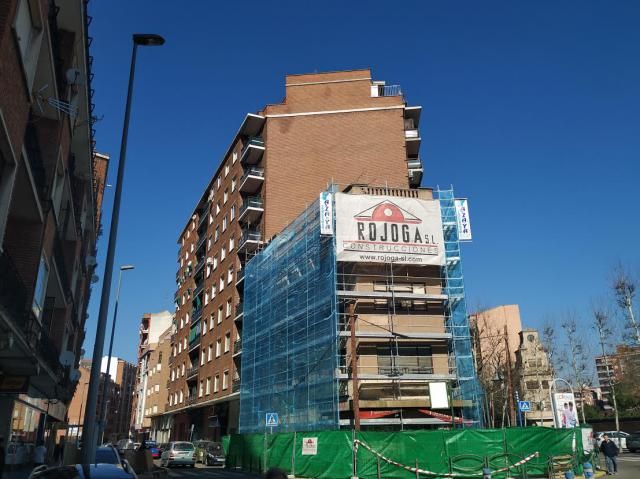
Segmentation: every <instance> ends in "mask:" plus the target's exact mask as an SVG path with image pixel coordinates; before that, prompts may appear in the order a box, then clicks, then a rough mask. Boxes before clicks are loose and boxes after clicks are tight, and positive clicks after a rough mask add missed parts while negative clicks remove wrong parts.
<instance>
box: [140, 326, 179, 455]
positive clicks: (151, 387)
mask: <svg viewBox="0 0 640 479" xmlns="http://www.w3.org/2000/svg"><path fill="white" fill-rule="evenodd" d="M173 333H174V326H173V325H171V326H169V327H168V328H167V329H166V331H165V332H164V333H162V335H161V336H160V338H158V343H157V346H156V348H155V349H154V350H153V351H152V352H151V353H150V354H149V362H148V366H147V367H148V369H149V381H148V383H147V391H146V395H147V399H146V401H145V407H144V416H145V422H146V421H147V420H148V421H150V431H149V434H148V436H149V437H150V438H152V439H154V440H155V441H156V442H158V443H159V444H161V443H165V442H169V436H170V429H171V422H170V418H169V417H168V416H165V415H164V413H165V412H166V410H167V401H168V399H169V395H168V393H167V387H168V384H169V367H170V362H169V361H170V358H171V337H172V336H173Z"/></svg>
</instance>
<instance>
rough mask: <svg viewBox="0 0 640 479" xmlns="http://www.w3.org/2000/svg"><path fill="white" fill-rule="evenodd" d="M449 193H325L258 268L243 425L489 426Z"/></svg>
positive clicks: (248, 288)
mask: <svg viewBox="0 0 640 479" xmlns="http://www.w3.org/2000/svg"><path fill="white" fill-rule="evenodd" d="M450 198H451V196H450V195H449V194H448V192H443V191H436V192H435V194H434V192H433V191H432V190H431V189H427V188H421V189H407V188H389V187H385V186H378V187H373V186H366V185H357V186H353V187H348V188H346V189H345V190H344V191H342V192H340V191H335V192H333V191H332V192H326V193H325V194H323V196H322V200H316V201H315V202H314V203H313V204H312V205H310V206H309V207H308V208H307V209H306V210H305V212H304V213H302V214H301V215H300V216H298V218H296V220H295V221H294V222H293V223H291V224H290V225H289V226H287V227H286V228H285V229H284V230H283V231H282V232H281V233H280V234H279V235H278V236H277V237H276V238H274V239H273V240H272V241H271V243H270V244H269V245H268V246H267V247H266V248H265V249H264V250H263V251H261V252H260V253H259V254H257V255H256V256H255V257H254V258H252V259H251V260H250V261H249V262H248V263H247V268H246V273H245V280H244V281H245V282H246V285H245V294H244V314H243V322H244V324H243V344H242V367H241V374H240V377H241V384H240V432H242V433H256V432H260V431H264V430H265V428H269V427H270V420H269V419H268V418H269V414H270V413H275V415H277V416H278V418H279V421H278V424H277V425H276V426H275V430H277V431H288V432H290V431H311V430H323V429H339V428H349V429H350V428H355V429H361V428H366V429H369V430H371V429H373V430H376V429H377V430H389V429H390V428H391V429H398V430H399V429H406V428H409V429H410V428H425V427H454V426H457V425H465V426H474V425H475V426H477V425H478V424H479V423H480V414H479V411H480V395H479V388H478V383H477V379H476V378H475V372H474V366H473V356H472V354H471V336H470V330H469V324H468V320H467V315H466V308H465V300H464V286H463V282H462V278H461V275H459V272H460V271H461V270H460V269H459V268H460V263H461V258H460V251H459V245H458V240H457V232H456V226H454V224H455V223H453V222H451V221H449V219H450V218H451V217H450V216H449V215H450V213H453V212H452V211H451V209H452V206H451V203H450V201H449V200H450ZM453 214H455V213H453ZM333 215H335V229H334V227H333V222H334V218H333ZM443 224H447V228H446V230H445V228H444V227H443ZM452 413H453V414H452Z"/></svg>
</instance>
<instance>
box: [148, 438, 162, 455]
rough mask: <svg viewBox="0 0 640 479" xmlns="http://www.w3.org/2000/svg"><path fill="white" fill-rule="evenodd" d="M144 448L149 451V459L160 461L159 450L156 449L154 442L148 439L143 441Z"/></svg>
mask: <svg viewBox="0 0 640 479" xmlns="http://www.w3.org/2000/svg"><path fill="white" fill-rule="evenodd" d="M144 448H145V449H148V450H149V451H151V457H153V458H154V459H160V454H161V453H160V448H158V445H157V444H156V441H152V440H150V439H148V440H146V441H144Z"/></svg>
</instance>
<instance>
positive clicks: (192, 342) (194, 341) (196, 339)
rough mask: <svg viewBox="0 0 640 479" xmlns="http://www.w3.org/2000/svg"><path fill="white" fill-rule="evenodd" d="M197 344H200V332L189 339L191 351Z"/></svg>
mask: <svg viewBox="0 0 640 479" xmlns="http://www.w3.org/2000/svg"><path fill="white" fill-rule="evenodd" d="M197 346H200V333H198V334H197V335H196V336H195V337H193V338H190V339H189V351H191V350H192V349H194V348H195V347H197Z"/></svg>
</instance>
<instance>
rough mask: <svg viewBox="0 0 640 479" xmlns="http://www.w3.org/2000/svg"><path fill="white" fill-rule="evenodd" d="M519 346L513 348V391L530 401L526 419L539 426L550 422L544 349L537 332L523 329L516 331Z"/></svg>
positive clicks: (548, 368) (549, 371) (548, 369)
mask: <svg viewBox="0 0 640 479" xmlns="http://www.w3.org/2000/svg"><path fill="white" fill-rule="evenodd" d="M519 337H520V346H519V347H518V349H517V351H516V368H515V378H516V381H515V382H516V390H517V391H518V392H519V393H520V399H521V400H523V401H530V402H531V412H530V413H527V421H528V422H534V423H536V424H538V425H540V426H543V425H544V426H551V425H553V412H552V411H551V405H550V404H549V387H550V385H551V381H552V379H553V373H552V369H551V365H550V364H549V357H548V356H547V353H546V351H545V350H544V348H543V346H542V343H541V342H540V337H539V335H538V331H536V330H535V329H528V328H527V329H524V330H523V331H521V332H520V334H519Z"/></svg>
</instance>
